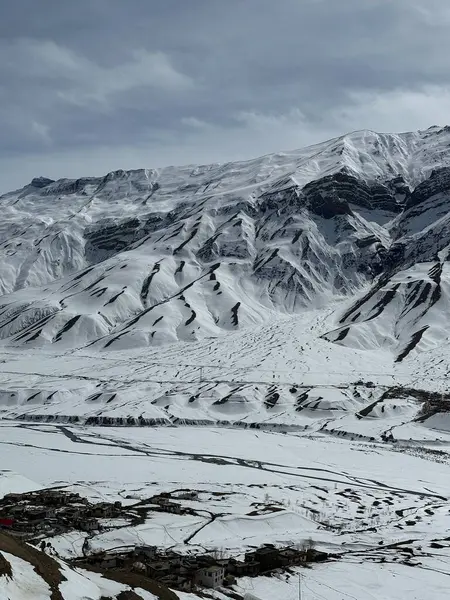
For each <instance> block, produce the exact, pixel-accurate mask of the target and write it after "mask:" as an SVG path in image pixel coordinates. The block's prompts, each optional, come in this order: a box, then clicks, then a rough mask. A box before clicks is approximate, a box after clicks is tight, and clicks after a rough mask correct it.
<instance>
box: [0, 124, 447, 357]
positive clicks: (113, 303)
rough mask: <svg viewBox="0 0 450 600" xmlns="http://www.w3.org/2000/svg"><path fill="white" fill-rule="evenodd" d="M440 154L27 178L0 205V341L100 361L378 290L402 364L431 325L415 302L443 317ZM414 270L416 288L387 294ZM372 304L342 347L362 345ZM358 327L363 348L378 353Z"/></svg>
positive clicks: (382, 144) (345, 144) (362, 138)
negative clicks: (100, 356)
mask: <svg viewBox="0 0 450 600" xmlns="http://www.w3.org/2000/svg"><path fill="white" fill-rule="evenodd" d="M449 142H450V131H449V130H448V129H447V128H444V129H439V128H436V127H434V128H431V129H429V130H427V131H425V132H419V133H409V134H401V135H384V134H383V135H381V134H375V133H372V132H367V131H365V132H357V133H353V134H350V135H347V136H344V137H342V138H339V139H335V140H331V141H329V142H325V143H323V144H319V145H316V146H313V147H310V148H306V149H304V150H301V151H295V152H289V153H285V154H277V155H268V156H265V157H262V158H259V159H255V160H251V161H247V162H241V163H227V164H224V165H203V166H189V167H168V168H165V169H162V170H137V171H128V172H125V171H117V172H114V173H109V174H108V175H106V176H105V177H99V178H85V179H78V180H59V181H52V180H49V179H45V178H38V179H34V180H33V181H32V182H31V183H30V184H29V185H28V186H26V187H25V188H23V189H21V190H18V191H16V192H12V193H9V194H6V195H4V196H2V197H1V198H0V206H1V208H2V216H3V218H2V222H1V224H0V244H1V255H2V256H1V258H2V262H1V269H0V283H1V290H2V292H3V296H2V298H1V301H0V336H1V339H2V340H3V343H5V344H7V345H9V346H11V345H12V346H21V347H23V346H26V347H27V348H30V347H40V346H45V345H48V344H54V345H55V346H57V347H58V348H61V349H63V348H79V347H84V346H87V345H89V344H92V345H94V347H95V348H99V349H104V348H108V349H110V350H117V349H123V348H135V347H146V346H150V345H153V346H154V345H161V344H168V343H173V342H177V341H178V340H183V341H193V340H199V339H200V340H201V339H205V338H210V337H215V336H219V335H222V334H224V333H227V332H229V331H234V330H236V329H238V328H242V327H243V328H246V327H254V326H255V325H256V324H259V323H264V322H267V321H269V320H272V319H273V318H275V317H277V316H279V315H286V314H293V313H301V312H302V311H304V310H305V309H307V308H318V307H327V306H328V305H329V303H330V301H332V300H333V299H335V298H346V297H351V296H352V295H355V294H360V293H362V292H363V291H364V290H365V288H367V286H370V285H372V284H376V286H377V291H376V293H375V295H374V294H373V293H372V296H371V300H367V302H369V303H370V302H373V303H374V305H375V306H376V307H377V308H376V309H375V310H376V312H380V313H381V312H383V317H382V320H383V319H384V312H389V313H393V314H390V315H389V316H387V318H386V323H388V324H387V325H385V327H388V328H389V329H390V330H391V329H392V327H391V322H392V321H394V325H398V326H399V327H401V329H402V333H401V334H399V333H398V334H397V335H396V334H395V332H394V333H393V334H392V335H390V336H388V337H389V343H388V344H387V345H389V346H390V347H392V348H393V349H394V351H396V352H397V353H398V355H400V354H401V353H402V352H404V349H405V347H406V346H407V345H408V344H409V343H410V342H411V340H412V339H413V338H414V336H418V335H419V334H418V331H422V330H423V328H424V327H425V324H428V321H429V320H431V321H433V320H435V321H436V320H439V317H433V316H430V317H429V318H428V317H425V316H424V314H420V315H419V314H418V311H417V310H416V311H415V312H413V314H412V315H409V317H408V319H407V328H406V330H405V328H404V322H403V321H404V319H403V313H402V311H404V310H407V309H408V307H409V304H408V302H410V301H411V296H412V295H414V294H415V293H416V292H415V291H412V292H411V290H412V289H413V290H417V302H419V300H420V302H419V304H420V307H421V311H422V313H430V312H432V313H433V314H434V313H436V312H437V313H438V314H439V315H440V313H441V312H442V309H443V308H445V306H441V304H444V305H445V303H446V296H447V294H446V289H445V280H446V274H445V272H444V273H443V275H442V277H443V284H442V286H440V281H438V279H439V278H440V275H441V272H442V270H443V268H442V263H443V262H445V259H446V253H445V251H444V249H445V248H446V246H447V244H448V242H449V240H448V239H447V238H448V235H447V216H446V215H447V203H448V201H449V196H448V189H449V188H450V151H449ZM439 251H442V252H441V254H440V255H439V256H438V253H439ZM423 262H426V263H430V264H429V266H428V267H420V268H418V269H417V270H414V271H413V274H412V275H411V276H410V277H413V278H415V279H416V281H415V284H414V285H410V284H409V283H408V281H406V280H407V277H408V276H407V275H405V276H404V278H403V279H405V281H404V282H403V284H399V285H397V283H395V282H396V281H397V279H398V277H400V280H402V276H401V275H398V273H399V272H401V271H402V270H403V269H411V267H413V266H414V265H416V264H418V263H423ZM444 271H445V270H444ZM429 272H433V273H435V275H434V278H433V276H429V274H428V273H429ZM391 277H394V279H393V282H391ZM395 277H397V279H395ZM382 284H384V286H383V285H382ZM421 287H423V288H424V289H423V290H422V289H421ZM379 288H380V289H379ZM390 290H393V291H390ZM410 292H411V293H410ZM392 296H395V298H394V299H393V298H392ZM378 297H380V298H381V297H382V298H384V299H383V300H381V299H379V298H378ZM391 300H394V302H393V305H395V307H393V308H391V307H390V306H389V307H388V310H387V311H385V310H383V309H384V308H385V305H388V304H389V303H390V301H391ZM367 302H364V305H363V307H362V310H359V311H358V314H357V315H356V314H355V313H352V316H351V319H352V320H351V323H352V324H355V327H356V329H355V333H352V335H350V336H348V335H346V336H344V334H343V333H342V332H339V334H338V336H337V339H338V341H340V342H343V341H344V343H349V344H350V345H355V344H356V346H359V344H358V342H357V341H356V340H355V338H358V337H360V334H359V333H358V332H359V331H360V330H361V327H360V326H359V325H360V322H361V321H362V322H363V323H364V327H363V329H364V330H365V329H367V325H366V324H367V320H368V319H369V318H370V319H373V318H374V316H373V313H371V312H370V311H371V306H370V305H367ZM379 302H381V304H379ZM404 302H406V304H405V306H403V304H402V303H404ZM436 303H437V306H435V305H436ZM419 304H418V305H419ZM358 306H359V305H358ZM419 312H420V311H419ZM398 319H400V320H402V323H399V322H398ZM424 319H425V320H424ZM347 321H348V318H347V319H344V320H343V324H345V325H347ZM368 327H369V329H370V335H369V336H368V337H367V339H365V341H364V343H365V345H366V346H370V347H378V346H379V345H380V344H381V345H383V344H382V343H381V342H380V340H379V338H380V336H379V329H380V327H378V324H377V325H376V326H375V325H374V327H372V326H371V325H369V326H368ZM381 329H383V326H381ZM374 331H375V333H374ZM373 336H375V337H374V338H373ZM372 338H373V339H372ZM375 338H376V339H375ZM432 338H433V331H430V332H426V333H425V334H424V339H425V340H427V343H429V340H430V339H432ZM329 339H333V340H334V339H336V338H335V337H333V335H330V336H329ZM345 340H347V341H345Z"/></svg>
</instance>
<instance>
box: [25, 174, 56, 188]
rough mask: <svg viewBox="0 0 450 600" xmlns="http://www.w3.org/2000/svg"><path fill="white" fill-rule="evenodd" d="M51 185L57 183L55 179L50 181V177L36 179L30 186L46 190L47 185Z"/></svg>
mask: <svg viewBox="0 0 450 600" xmlns="http://www.w3.org/2000/svg"><path fill="white" fill-rule="evenodd" d="M51 183H55V180H54V179H48V177H35V178H34V179H32V181H31V183H30V185H31V186H33V187H34V188H38V189H40V188H44V187H46V186H47V185H50V184H51Z"/></svg>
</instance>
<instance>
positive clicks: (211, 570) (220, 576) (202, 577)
mask: <svg viewBox="0 0 450 600" xmlns="http://www.w3.org/2000/svg"><path fill="white" fill-rule="evenodd" d="M224 578H225V569H224V568H223V567H205V568H204V569H199V570H198V571H197V574H196V576H195V580H196V583H197V584H198V585H202V586H204V587H208V588H213V589H216V588H219V587H222V586H223V580H224Z"/></svg>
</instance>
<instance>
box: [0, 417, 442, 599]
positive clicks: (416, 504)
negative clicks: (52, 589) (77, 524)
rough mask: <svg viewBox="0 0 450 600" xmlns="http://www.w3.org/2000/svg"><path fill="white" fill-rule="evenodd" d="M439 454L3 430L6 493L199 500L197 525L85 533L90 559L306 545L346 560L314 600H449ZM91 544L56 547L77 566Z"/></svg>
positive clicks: (267, 581) (74, 430)
mask: <svg viewBox="0 0 450 600" xmlns="http://www.w3.org/2000/svg"><path fill="white" fill-rule="evenodd" d="M440 451H441V452H440V453H439V454H438V455H436V454H435V453H432V452H431V453H429V452H420V450H419V447H416V448H415V451H413V450H412V449H411V448H407V449H405V451H401V449H399V448H397V447H396V446H395V445H390V444H381V443H366V442H359V441H352V440H348V439H347V440H341V439H338V438H335V437H333V436H330V435H326V434H325V435H324V434H322V433H319V432H313V433H306V432H305V433H301V432H296V433H289V434H286V433H280V432H278V433H277V432H263V431H257V430H253V429H247V430H237V429H224V428H215V427H188V426H185V427H160V428H136V427H133V428H126V427H121V428H114V427H101V428H100V427H83V426H73V425H57V424H55V425H50V424H36V423H35V424H32V423H24V422H17V421H6V420H4V421H0V456H1V471H0V494H1V495H3V494H5V493H7V492H9V491H18V492H19V491H27V490H31V489H38V488H40V487H51V486H62V487H64V488H65V489H71V490H75V491H77V492H79V493H80V494H82V495H84V496H87V497H89V498H91V499H92V500H111V501H113V500H121V501H122V502H123V503H124V504H127V503H129V504H131V503H133V502H136V500H144V499H145V498H149V497H150V496H152V495H153V494H155V493H158V492H162V491H167V492H172V491H175V490H179V489H190V490H196V491H198V492H199V495H198V498H197V499H196V500H191V501H185V502H184V503H185V504H187V505H189V506H190V507H192V508H193V509H194V510H195V511H196V515H195V516H194V515H173V514H165V513H152V515H153V516H151V517H150V518H148V519H147V520H146V522H145V523H143V524H140V525H138V526H136V527H128V526H126V524H124V525H123V526H122V527H120V528H112V529H111V530H109V531H108V530H106V531H102V532H99V533H97V534H93V535H91V536H90V539H89V547H90V549H91V550H92V551H98V550H101V549H112V548H119V547H122V546H131V545H137V544H142V543H148V544H156V545H158V546H160V547H162V548H173V549H176V550H178V551H181V552H183V553H189V552H203V551H204V550H205V549H206V550H212V549H219V550H221V551H223V552H224V553H226V554H227V555H233V556H239V555H242V553H243V552H244V551H245V550H246V549H248V548H250V547H252V546H259V545H260V544H262V543H266V542H272V543H274V544H280V545H290V544H294V545H295V544H301V543H303V542H304V541H305V540H307V539H308V538H312V539H313V540H314V541H315V543H316V545H317V548H318V549H323V550H325V551H328V552H332V553H337V554H339V555H340V557H339V558H338V559H337V560H336V562H332V563H327V564H323V565H320V566H315V567H314V568H312V569H306V568H304V569H301V572H302V575H303V585H304V597H305V598H306V599H307V600H309V599H312V598H314V599H317V598H319V599H320V598H326V599H327V600H340V599H343V598H357V599H358V600H374V599H376V600H379V599H381V598H383V600H403V599H405V600H406V599H408V600H412V599H415V598H417V599H419V598H420V599H421V600H423V599H424V598H425V599H430V600H440V599H444V598H447V597H448V591H449V590H450V498H449V496H450V477H449V466H448V462H449V459H450V454H449V452H450V446H449V445H448V443H447V441H446V440H445V439H443V440H441V442H440ZM269 506H270V507H271V508H270V510H269V509H268V507H269ZM84 535H85V534H80V533H77V534H76V535H75V534H73V535H72V534H67V535H62V536H60V537H59V538H53V539H52V543H53V545H54V547H55V548H56V550H57V552H58V554H59V556H60V557H61V558H72V557H74V556H77V555H80V553H81V547H82V545H83V541H84ZM86 535H87V534H86ZM297 585H298V581H297V577H296V576H295V575H290V576H289V575H280V576H276V577H270V578H267V577H260V578H243V579H239V580H238V583H237V584H236V586H235V591H236V592H238V593H239V594H242V595H243V594H244V592H246V591H247V592H251V593H254V594H256V595H257V596H258V597H260V598H261V600H271V599H272V598H277V599H278V598H279V599H280V600H281V599H285V600H291V599H292V600H293V599H294V598H297V593H298V592H297ZM177 594H178V596H179V597H180V598H182V599H183V600H188V599H192V600H193V599H194V598H195V596H193V595H189V594H185V593H181V592H177ZM215 595H216V596H217V598H225V596H223V595H221V594H220V593H219V592H217V593H216V594H215Z"/></svg>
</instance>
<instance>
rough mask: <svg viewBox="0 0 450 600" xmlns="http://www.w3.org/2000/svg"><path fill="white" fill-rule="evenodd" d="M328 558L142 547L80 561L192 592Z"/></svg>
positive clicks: (311, 553) (272, 551) (308, 553)
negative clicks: (240, 555) (186, 552)
mask: <svg viewBox="0 0 450 600" xmlns="http://www.w3.org/2000/svg"><path fill="white" fill-rule="evenodd" d="M327 558H328V554H326V553H324V552H318V551H317V550H314V549H308V550H297V549H295V548H281V549H279V548H276V547H275V546H273V545H271V544H266V545H264V546H261V547H260V548H258V549H256V550H253V551H251V552H247V553H246V554H245V557H244V560H237V559H235V558H217V556H215V555H214V554H202V555H196V556H192V555H181V554H178V553H176V552H173V551H171V550H168V551H165V552H160V551H158V549H157V547H156V546H140V547H136V548H134V549H133V550H132V551H129V552H125V553H123V552H121V553H115V554H111V553H106V552H104V553H99V554H95V555H91V556H90V557H87V558H83V559H79V560H78V561H77V562H78V564H80V562H81V564H82V565H83V566H85V567H88V568H89V566H90V567H94V568H98V569H100V570H109V569H125V570H132V571H134V572H135V573H139V574H141V575H144V576H146V577H148V578H150V579H153V580H154V581H158V582H159V583H161V584H163V585H165V586H167V587H169V588H172V589H177V590H181V591H188V592H189V591H192V590H193V589H195V588H197V587H204V588H221V587H223V586H229V585H232V584H233V583H235V581H236V578H237V577H243V576H249V577H256V576H258V575H261V574H270V573H271V572H273V571H276V570H277V569H282V568H287V567H290V566H295V565H301V564H302V563H307V562H318V561H324V560H327Z"/></svg>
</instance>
